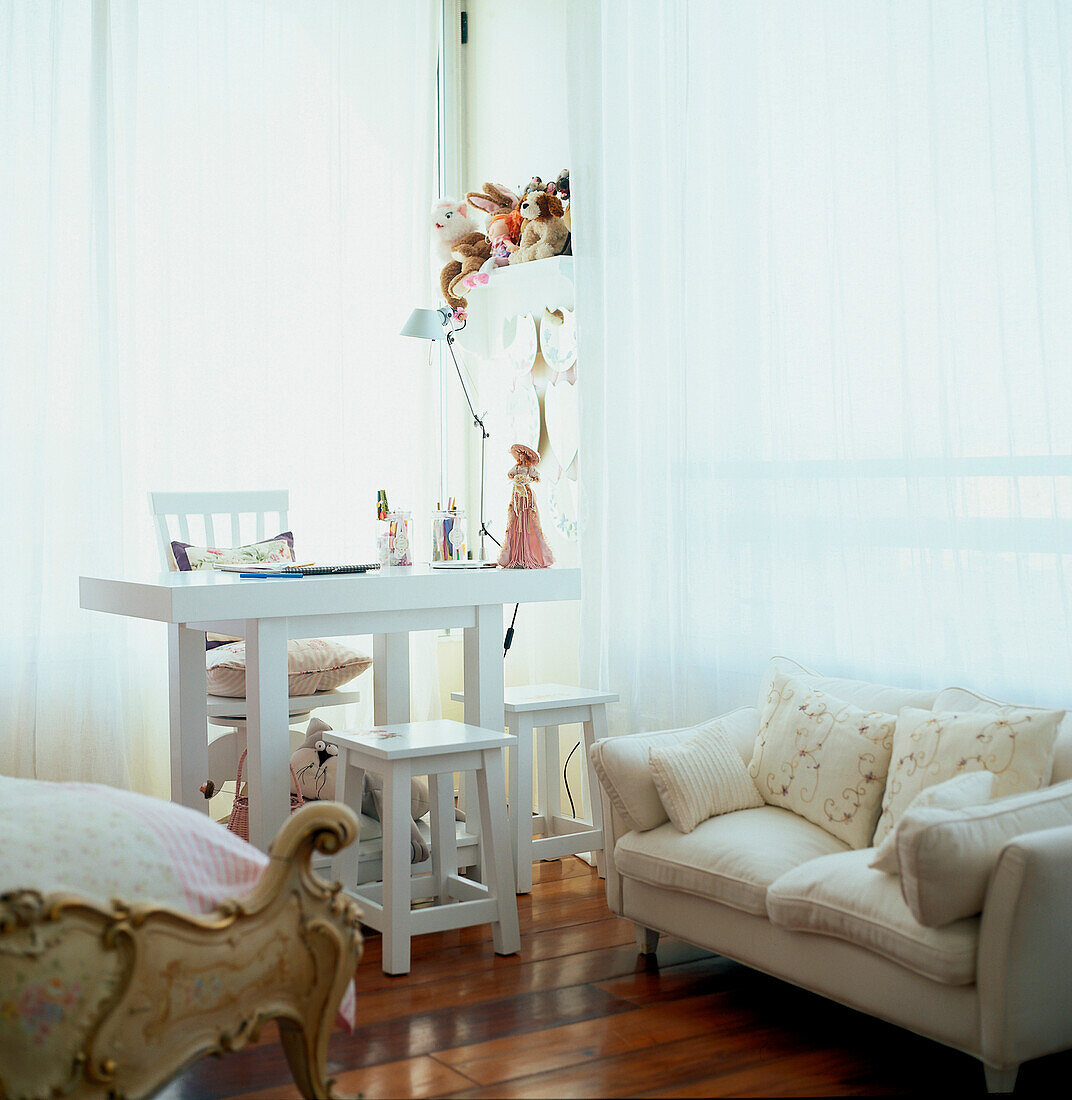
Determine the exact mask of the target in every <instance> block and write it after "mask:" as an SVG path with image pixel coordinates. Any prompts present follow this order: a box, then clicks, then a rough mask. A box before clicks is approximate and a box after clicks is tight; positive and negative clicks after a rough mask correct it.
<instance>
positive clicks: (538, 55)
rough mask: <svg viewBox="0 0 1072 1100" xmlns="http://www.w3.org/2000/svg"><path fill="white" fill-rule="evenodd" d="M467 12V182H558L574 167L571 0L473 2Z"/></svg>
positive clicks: (511, 184)
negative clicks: (569, 95) (569, 92)
mask: <svg viewBox="0 0 1072 1100" xmlns="http://www.w3.org/2000/svg"><path fill="white" fill-rule="evenodd" d="M466 9H467V11H468V13H469V43H468V45H466V46H464V47H463V48H462V62H463V65H464V69H465V79H466V88H465V103H466V108H467V116H466V123H467V132H468V151H467V155H466V157H465V158H464V160H463V161H462V163H463V164H464V166H465V172H466V177H465V178H466V180H467V181H468V184H467V186H468V187H469V189H470V190H476V191H479V190H480V185H481V184H482V183H483V182H484V181H485V180H494V181H496V182H500V183H505V184H507V185H508V186H509V187H516V186H517V185H518V184H520V183H523V182H527V181H528V179H529V178H530V177H531V176H533V175H539V176H542V177H543V178H544V179H545V180H548V179H554V178H555V176H557V175H558V173H559V172H560V171H561V170H562V169H563V168H568V167H569V135H568V133H567V130H566V56H565V49H566V0H540V2H539V3H538V4H533V3H532V0H526V2H522V0H468V2H467V4H466ZM537 13H538V14H537ZM534 21H538V24H539V25H538V26H537V27H536V28H535V30H534V29H533V22H534Z"/></svg>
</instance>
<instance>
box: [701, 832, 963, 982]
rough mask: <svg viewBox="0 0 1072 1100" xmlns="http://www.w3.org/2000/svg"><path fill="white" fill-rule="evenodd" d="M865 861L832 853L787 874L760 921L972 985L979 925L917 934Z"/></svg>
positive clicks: (896, 897) (888, 885) (897, 896)
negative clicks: (830, 938)
mask: <svg viewBox="0 0 1072 1100" xmlns="http://www.w3.org/2000/svg"><path fill="white" fill-rule="evenodd" d="M716 820H718V819H716ZM870 857H871V853H870V852H869V851H868V850H867V849H863V850H862V851H854V852H838V853H836V854H834V855H829V856H823V857H821V858H819V859H814V860H811V861H810V862H808V863H805V864H802V865H801V866H798V867H795V868H794V869H793V870H791V871H787V872H786V873H785V874H784V875H782V876H781V877H780V878H779V879H778V880H777V881H775V882H774V883H772V884H771V887H770V889H769V890H768V891H767V915H768V916H769V917H770V919H771V921H772V923H774V924H776V925H778V926H779V927H780V928H786V929H789V930H790V931H794V932H817V933H820V934H822V935H825V936H833V937H834V938H835V939H839V940H846V941H847V942H849V943H853V944H856V945H857V946H858V947H865V948H867V949H868V950H871V951H874V952H876V953H877V954H879V955H882V956H884V957H885V958H888V959H891V960H892V961H893V962H896V963H900V964H901V965H902V966H904V967H907V968H908V969H909V970H912V971H914V972H915V973H917V974H922V975H923V976H924V977H925V978H930V979H932V980H933V981H936V982H942V983H944V984H946V985H970V984H972V983H973V982H974V981H975V965H976V955H977V950H978V944H979V918H978V917H971V918H969V919H967V920H958V921H956V922H954V923H953V924H947V925H946V926H945V927H944V928H924V926H923V925H922V924H920V923H919V921H917V920H916V918H915V917H914V916H912V913H911V912H910V911H909V908H908V906H907V905H906V904H905V900H904V898H903V897H901V890H900V887H899V885H898V879H896V878H894V877H893V876H892V875H887V874H884V873H883V872H882V871H876V870H873V869H872V868H870V867H868V866H867V861H868V859H870Z"/></svg>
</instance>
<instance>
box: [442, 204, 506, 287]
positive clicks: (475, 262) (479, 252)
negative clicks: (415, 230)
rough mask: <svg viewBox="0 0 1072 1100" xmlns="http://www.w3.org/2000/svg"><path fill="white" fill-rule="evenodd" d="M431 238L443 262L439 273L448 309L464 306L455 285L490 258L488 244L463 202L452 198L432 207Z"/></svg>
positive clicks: (477, 270)
mask: <svg viewBox="0 0 1072 1100" xmlns="http://www.w3.org/2000/svg"><path fill="white" fill-rule="evenodd" d="M432 240H433V241H434V242H435V249H436V253H437V255H438V257H439V259H440V260H441V261H442V262H443V264H444V265H445V266H444V267H443V269H442V271H440V273H439V289H440V290H441V291H442V293H443V298H444V300H445V301H446V303H447V305H449V306H450V308H451V309H465V307H466V306H467V305H468V304H469V303H468V301H467V300H466V299H465V298H463V297H462V296H461V295H460V294H457V293H455V288H456V287H457V286H458V285H459V284H460V283H461V282H462V280H463V279H467V278H470V277H471V276H474V275H477V274H478V273H479V272H480V269H481V267H483V266H484V264H485V263H487V261H488V260H490V259H491V245H490V244H488V239H487V237H485V236H484V234H483V233H482V232H481V231H480V228H479V226H477V224H476V222H474V221H473V220H472V218H470V217H469V208H468V207H467V206H466V204H465V203H464V202H455V201H454V200H453V199H440V200H439V202H437V203H436V204H435V205H434V206H433V207H432ZM444 257H445V259H444Z"/></svg>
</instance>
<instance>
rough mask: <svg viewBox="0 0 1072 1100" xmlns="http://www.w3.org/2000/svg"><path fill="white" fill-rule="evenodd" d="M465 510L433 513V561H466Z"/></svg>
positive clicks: (451, 509)
mask: <svg viewBox="0 0 1072 1100" xmlns="http://www.w3.org/2000/svg"><path fill="white" fill-rule="evenodd" d="M467 542H468V540H467V539H466V522H465V510H464V509H463V508H442V509H439V510H437V511H435V512H433V513H432V561H465V558H466V552H467V551H468V549H469V547H468V545H467Z"/></svg>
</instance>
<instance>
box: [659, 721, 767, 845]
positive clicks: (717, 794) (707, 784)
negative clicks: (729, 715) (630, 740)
mask: <svg viewBox="0 0 1072 1100" xmlns="http://www.w3.org/2000/svg"><path fill="white" fill-rule="evenodd" d="M648 765H649V767H650V768H651V776H652V779H653V780H654V782H655V789H656V790H657V791H658V792H659V799H660V801H661V802H662V804H663V806H664V808H665V809H666V814H667V816H668V817H669V818H670V821H671V823H672V824H673V826H674V828H675V829H677V831H678V832H680V833H691V832H692V830H693V829H695V828H696V826H697V825H699V824H700V822H701V821H706V820H707V819H708V818H709V817H715V816H716V815H718V814H728V813H731V812H732V811H733V810H747V809H749V808H750V807H753V806H762V805H763V799H762V798H761V797H760V794H759V791H757V790H756V785H755V783H753V782H752V778H751V776H750V775H749V774H748V769H747V768H746V767H745V764H744V761H743V760H742V759H741V754H740V753H739V752H738V751H737V746H736V745H735V744H734V743H733V742H732V741H731V740H730V738H729V737H728V736H727V734H726V731H725V730H724V729H723V728H722V726H721V724H720V723H719V722H718V721H714V722H710V723H708V724H707V725H706V726H701V727H700V728H699V729H698V730H696V731H695V732H694V733H691V734H689V736H688V737H685V738H683V739H682V740H681V741H678V742H676V743H670V744H662V745H659V746H652V747H651V748H650V749H649V750H648Z"/></svg>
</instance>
